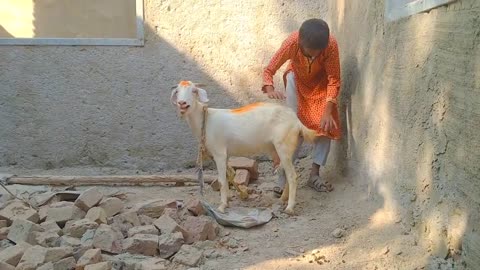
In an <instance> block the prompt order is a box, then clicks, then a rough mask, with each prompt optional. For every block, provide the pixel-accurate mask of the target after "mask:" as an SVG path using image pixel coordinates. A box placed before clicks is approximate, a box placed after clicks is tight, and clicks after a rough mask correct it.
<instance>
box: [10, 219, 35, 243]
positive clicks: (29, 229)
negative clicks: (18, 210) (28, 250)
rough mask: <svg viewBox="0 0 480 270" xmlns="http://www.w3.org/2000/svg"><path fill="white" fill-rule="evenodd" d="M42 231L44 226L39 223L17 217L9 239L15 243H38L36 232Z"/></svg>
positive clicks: (11, 227)
mask: <svg viewBox="0 0 480 270" xmlns="http://www.w3.org/2000/svg"><path fill="white" fill-rule="evenodd" d="M42 231H43V229H42V227H40V225H38V224H35V223H33V222H31V221H28V220H24V219H15V220H14V221H13V223H12V226H10V231H9V232H8V239H9V240H10V241H12V242H14V243H18V242H26V243H29V244H33V245H35V244H36V243H37V241H36V239H35V238H36V235H35V232H42Z"/></svg>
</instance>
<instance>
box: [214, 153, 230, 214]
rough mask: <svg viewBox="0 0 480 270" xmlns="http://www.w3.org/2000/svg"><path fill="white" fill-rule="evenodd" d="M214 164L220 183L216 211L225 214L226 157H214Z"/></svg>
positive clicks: (226, 196) (217, 155) (226, 188)
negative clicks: (218, 202)
mask: <svg viewBox="0 0 480 270" xmlns="http://www.w3.org/2000/svg"><path fill="white" fill-rule="evenodd" d="M214 159H215V164H216V165H217V171H218V181H219V182H220V185H221V187H220V206H219V207H218V211H219V212H221V213H225V208H227V207H228V191H229V187H228V181H227V155H226V154H216V155H214Z"/></svg>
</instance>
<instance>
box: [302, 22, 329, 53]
mask: <svg viewBox="0 0 480 270" xmlns="http://www.w3.org/2000/svg"><path fill="white" fill-rule="evenodd" d="M299 35H300V36H299V38H300V48H301V49H302V52H303V54H305V55H306V56H310V57H314V56H318V55H319V54H320V53H321V52H322V51H323V50H324V49H325V48H327V46H328V39H329V37H330V29H329V28H328V24H327V23H326V22H325V21H323V20H322V19H309V20H306V21H304V22H303V23H302V25H301V26H300V31H299Z"/></svg>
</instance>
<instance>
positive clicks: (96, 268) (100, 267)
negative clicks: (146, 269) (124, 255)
mask: <svg viewBox="0 0 480 270" xmlns="http://www.w3.org/2000/svg"><path fill="white" fill-rule="evenodd" d="M110 269H112V263H111V262H100V263H96V264H90V265H87V266H85V270H110ZM115 269H117V268H115ZM125 269H126V268H125ZM129 269H130V268H129ZM135 269H136V268H135Z"/></svg>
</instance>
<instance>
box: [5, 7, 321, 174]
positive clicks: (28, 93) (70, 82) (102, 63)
mask: <svg viewBox="0 0 480 270" xmlns="http://www.w3.org/2000/svg"><path fill="white" fill-rule="evenodd" d="M261 2H262V1H253V0H252V1H240V2H238V3H237V2H233V1H206V0H204V1H160V0H148V1H145V5H144V6H145V28H146V29H145V34H146V44H145V47H68V46H65V47H63V46H57V47H56V46H50V47H21V46H15V47H12V46H9V47H7V46H0V70H1V72H0V82H1V84H0V87H1V88H0V126H1V129H0V165H18V166H22V167H28V168H55V167H62V166H77V165H100V166H103V165H105V166H117V167H126V168H137V169H142V170H148V171H158V170H160V169H162V168H178V167H181V166H183V165H184V163H187V162H191V161H192V160H195V157H196V149H197V148H196V144H195V141H194V139H193V136H192V135H191V133H190V130H189V129H188V128H187V126H186V124H185V123H184V122H181V121H179V120H178V119H177V117H176V114H175V111H174V109H173V108H172V106H171V105H170V102H169V98H170V87H171V86H172V85H173V84H175V83H177V82H178V81H179V80H192V81H198V82H203V83H207V84H208V85H209V86H208V87H207V90H208V91H209V93H210V100H211V106H229V107H231V106H235V105H239V104H240V103H244V102H247V101H252V100H258V99H261V98H263V95H262V94H261V93H260V90H259V89H260V87H261V70H262V67H263V66H264V65H265V64H266V63H267V61H268V60H269V57H270V56H271V54H272V53H273V51H274V50H275V49H276V47H277V46H279V43H280V42H281V41H282V39H283V38H285V37H286V35H288V32H289V31H291V30H294V29H296V28H297V27H298V25H299V23H300V22H301V21H302V20H303V18H305V16H306V17H313V16H317V15H318V14H325V13H326V4H325V3H316V2H315V1H312V3H310V4H308V5H299V4H296V3H287V2H285V3H282V2H280V1H278V2H277V1H263V3H261ZM41 10H42V8H39V9H35V7H34V15H35V22H37V24H36V25H35V29H37V31H41V28H42V27H43V24H42V23H41V22H42V21H43V22H44V21H45V20H48V18H47V17H48V16H44V15H43V14H41V13H42V12H41ZM0 29H2V27H0ZM277 79H280V77H278V78H277ZM278 82H279V80H278Z"/></svg>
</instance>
